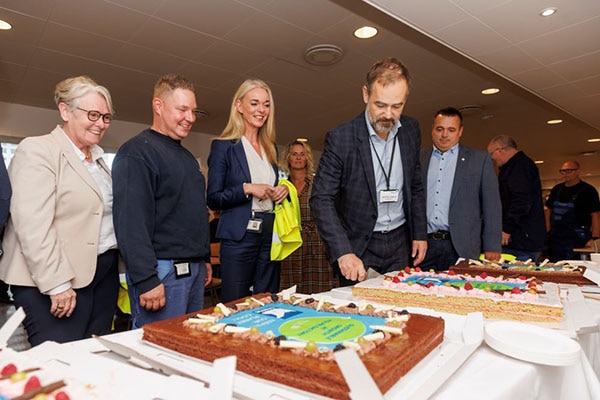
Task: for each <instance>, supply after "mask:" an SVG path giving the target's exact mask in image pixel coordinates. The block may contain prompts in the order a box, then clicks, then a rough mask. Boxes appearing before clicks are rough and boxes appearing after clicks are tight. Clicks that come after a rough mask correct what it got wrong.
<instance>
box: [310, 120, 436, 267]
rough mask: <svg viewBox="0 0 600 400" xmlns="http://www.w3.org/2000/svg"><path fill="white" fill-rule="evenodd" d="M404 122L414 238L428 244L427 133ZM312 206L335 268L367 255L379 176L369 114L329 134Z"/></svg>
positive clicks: (401, 140) (407, 202)
mask: <svg viewBox="0 0 600 400" xmlns="http://www.w3.org/2000/svg"><path fill="white" fill-rule="evenodd" d="M400 123H401V127H400V128H399V130H398V135H397V138H398V144H399V145H400V152H401V155H402V169H403V175H404V187H403V188H402V194H403V196H404V213H405V215H406V223H407V226H408V232H409V236H410V238H409V239H410V240H411V241H412V240H427V224H426V214H425V208H426V204H425V194H424V189H423V184H422V182H421V170H420V165H419V149H420V147H421V131H420V129H419V124H418V122H417V121H416V120H415V119H413V118H410V117H407V116H404V115H403V116H402V117H401V118H400ZM310 206H311V212H312V213H313V216H314V218H315V221H316V224H317V228H318V230H319V233H320V234H321V237H322V238H323V241H324V242H325V247H326V249H327V256H328V259H329V261H330V262H331V263H334V262H335V261H336V260H337V259H338V258H339V257H340V256H342V255H344V254H348V253H354V254H356V255H357V256H358V257H361V256H362V254H363V253H364V251H365V249H366V248H367V245H368V243H369V240H370V238H371V234H372V233H373V228H374V227H375V223H376V221H377V189H376V184H375V172H374V171H373V159H372V157H371V148H370V142H369V131H368V130H367V125H366V122H365V114H364V112H363V113H361V114H360V115H358V116H357V117H356V118H354V119H353V120H351V121H349V122H346V123H344V124H342V125H340V126H338V127H336V128H334V129H333V130H331V131H330V132H328V133H327V136H326V137H325V147H324V150H323V154H322V156H321V160H320V162H319V167H318V169H317V173H316V175H315V179H314V184H313V191H312V196H311V199H310Z"/></svg>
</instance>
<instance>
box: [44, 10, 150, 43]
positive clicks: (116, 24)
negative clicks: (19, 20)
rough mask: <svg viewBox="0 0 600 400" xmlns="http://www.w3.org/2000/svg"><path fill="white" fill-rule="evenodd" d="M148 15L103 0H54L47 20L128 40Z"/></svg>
mask: <svg viewBox="0 0 600 400" xmlns="http://www.w3.org/2000/svg"><path fill="white" fill-rule="evenodd" d="M147 19H148V16H147V15H144V14H141V13H139V12H137V11H133V10H131V9H129V8H125V7H121V6H119V5H116V4H114V3H109V2H106V1H89V0H88V1H86V4H85V7H77V6H74V4H73V1H72V0H56V4H55V6H54V8H53V9H52V13H51V15H50V21H52V22H55V23H57V24H62V25H65V26H68V27H71V28H76V29H80V30H82V31H85V32H93V33H94V34H96V35H100V36H106V37H110V38H114V39H119V40H127V39H128V38H130V37H131V35H133V34H134V33H135V32H136V31H137V30H138V29H139V28H140V27H141V26H142V24H143V23H144V22H145V21H146V20H147Z"/></svg>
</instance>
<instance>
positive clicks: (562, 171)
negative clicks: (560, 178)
mask: <svg viewBox="0 0 600 400" xmlns="http://www.w3.org/2000/svg"><path fill="white" fill-rule="evenodd" d="M578 169H579V168H561V169H559V170H558V172H560V173H561V174H570V173H571V172H575V171H577V170H578Z"/></svg>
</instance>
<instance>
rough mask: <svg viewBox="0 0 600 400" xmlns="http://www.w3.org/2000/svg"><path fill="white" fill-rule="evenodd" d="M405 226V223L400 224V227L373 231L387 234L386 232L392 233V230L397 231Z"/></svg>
mask: <svg viewBox="0 0 600 400" xmlns="http://www.w3.org/2000/svg"><path fill="white" fill-rule="evenodd" d="M403 226H404V225H400V226H399V227H397V228H394V229H386V230H383V231H373V233H379V234H382V235H386V234H388V233H392V232H395V231H397V230H398V229H400V228H402V227H403Z"/></svg>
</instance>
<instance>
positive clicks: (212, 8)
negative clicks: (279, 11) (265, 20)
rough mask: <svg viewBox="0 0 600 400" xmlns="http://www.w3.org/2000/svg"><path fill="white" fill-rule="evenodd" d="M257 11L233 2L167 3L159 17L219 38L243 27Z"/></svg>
mask: <svg viewBox="0 0 600 400" xmlns="http://www.w3.org/2000/svg"><path fill="white" fill-rule="evenodd" d="M256 13H257V11H256V10H253V9H252V8H250V7H247V6H245V5H242V4H240V3H239V2H236V1H233V0H202V1H198V0H165V1H164V3H163V4H162V5H161V7H160V8H159V9H158V11H156V12H155V13H154V16H155V17H157V18H162V19H165V20H167V21H171V22H172V23H174V24H178V25H181V26H185V27H188V28H190V29H194V30H196V31H198V32H203V33H206V34H209V35H214V36H216V37H223V36H225V34H226V33H227V32H229V31H230V30H232V29H234V28H235V27H236V26H239V25H240V24H241V23H242V22H243V21H244V20H246V19H248V18H249V17H251V16H252V15H254V14H256Z"/></svg>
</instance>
